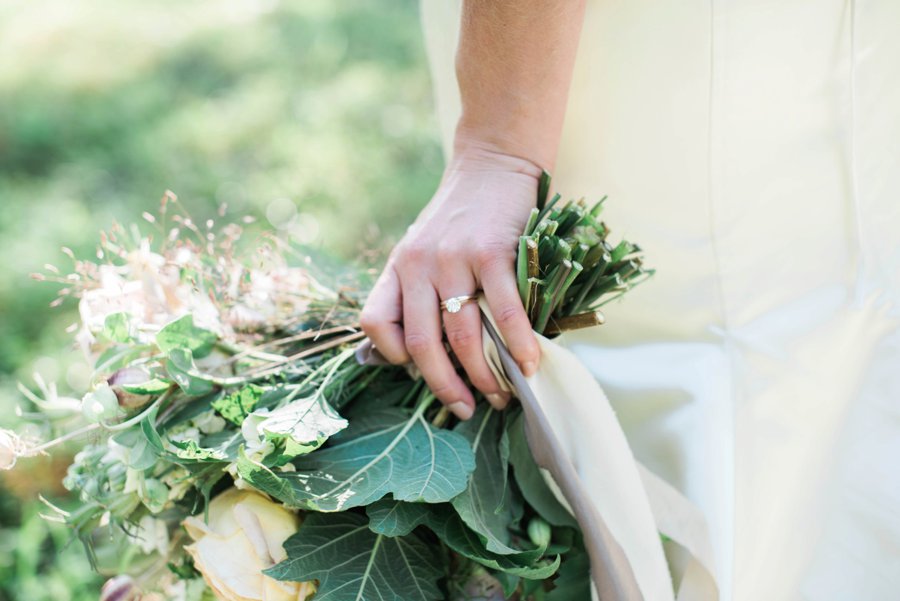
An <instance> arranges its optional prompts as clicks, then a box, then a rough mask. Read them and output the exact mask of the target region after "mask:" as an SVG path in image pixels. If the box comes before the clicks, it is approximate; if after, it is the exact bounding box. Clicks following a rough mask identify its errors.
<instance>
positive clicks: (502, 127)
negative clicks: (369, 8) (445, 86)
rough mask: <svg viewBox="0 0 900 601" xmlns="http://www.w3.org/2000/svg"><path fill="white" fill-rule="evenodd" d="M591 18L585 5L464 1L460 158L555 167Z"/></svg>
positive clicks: (549, 0)
mask: <svg viewBox="0 0 900 601" xmlns="http://www.w3.org/2000/svg"><path fill="white" fill-rule="evenodd" d="M583 18H584V0H464V2H463V16H462V29H461V32H460V40H459V50H458V53H457V57H456V71H457V79H458V80H459V88H460V94H461V99H462V115H461V117H460V120H459V124H458V126H457V132H456V139H455V152H456V153H457V154H465V153H466V152H469V151H471V150H476V151H477V150H482V149H487V150H490V151H497V152H501V153H504V154H508V155H511V156H514V157H519V158H523V159H526V160H528V161H530V162H531V163H534V164H535V165H537V166H538V167H541V168H543V169H547V170H551V169H552V168H553V167H554V164H555V162H556V152H557V147H558V146H559V138H560V133H561V130H562V124H563V118H564V116H565V108H566V100H567V97H568V90H569V84H570V82H571V78H572V67H573V64H574V62H575V53H576V51H577V47H578V38H579V35H580V33H581V25H582V20H583Z"/></svg>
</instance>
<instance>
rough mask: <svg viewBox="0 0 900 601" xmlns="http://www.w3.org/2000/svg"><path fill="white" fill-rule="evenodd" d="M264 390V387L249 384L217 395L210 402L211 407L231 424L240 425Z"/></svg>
mask: <svg viewBox="0 0 900 601" xmlns="http://www.w3.org/2000/svg"><path fill="white" fill-rule="evenodd" d="M265 391H266V389H265V388H263V387H262V386H257V385H256V384H249V385H247V386H244V387H243V388H241V389H240V390H236V391H234V392H232V393H230V394H227V395H225V396H222V397H219V398H218V399H216V400H215V401H213V402H212V408H213V409H215V410H216V411H218V412H219V415H221V416H222V417H224V418H225V419H227V420H228V421H230V422H231V423H232V424H234V425H236V426H240V425H241V424H243V423H244V419H245V418H246V417H247V416H248V415H250V413H251V412H252V411H253V409H254V408H255V407H256V404H257V403H258V402H259V399H260V398H261V397H262V395H263V393H264V392H265Z"/></svg>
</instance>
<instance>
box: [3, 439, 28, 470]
mask: <svg viewBox="0 0 900 601" xmlns="http://www.w3.org/2000/svg"><path fill="white" fill-rule="evenodd" d="M24 451H25V443H23V442H22V439H21V438H19V436H18V434H16V433H15V432H13V431H12V430H0V470H11V469H12V468H13V467H14V466H15V465H16V460H17V459H18V458H19V457H20V456H22V454H23V453H24Z"/></svg>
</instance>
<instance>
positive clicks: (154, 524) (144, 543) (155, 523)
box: [132, 515, 169, 556]
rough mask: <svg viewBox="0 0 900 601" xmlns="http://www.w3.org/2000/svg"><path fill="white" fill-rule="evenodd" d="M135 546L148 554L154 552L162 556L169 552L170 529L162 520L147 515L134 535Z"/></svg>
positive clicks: (139, 523)
mask: <svg viewBox="0 0 900 601" xmlns="http://www.w3.org/2000/svg"><path fill="white" fill-rule="evenodd" d="M132 538H133V539H134V542H135V544H136V545H137V546H138V547H139V548H140V549H141V551H143V552H144V553H146V554H148V555H149V554H150V553H153V552H154V551H155V552H157V553H159V554H160V555H161V556H165V555H166V554H167V553H168V552H169V529H168V528H167V527H166V523H165V522H164V521H162V520H157V519H156V518H153V517H151V516H149V515H145V516H144V517H142V518H141V521H140V522H138V525H137V530H135V531H134V532H133V533H132Z"/></svg>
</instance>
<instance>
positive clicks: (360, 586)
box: [265, 512, 444, 601]
mask: <svg viewBox="0 0 900 601" xmlns="http://www.w3.org/2000/svg"><path fill="white" fill-rule="evenodd" d="M366 522H367V520H366V518H365V516H362V515H359V514H356V513H350V512H343V513H333V514H320V513H314V514H311V515H309V516H308V517H307V518H306V519H305V520H304V522H303V525H302V526H301V527H300V531H299V532H298V533H297V534H295V535H293V536H292V537H291V538H289V539H288V540H287V541H285V543H284V549H285V551H286V552H287V556H288V557H287V559H286V560H284V561H283V562H281V563H279V564H278V565H276V566H274V567H272V568H269V569H268V570H266V572H265V573H266V574H268V575H269V576H271V577H273V578H276V579H278V580H289V581H294V582H302V581H307V580H313V579H316V580H318V581H319V587H318V590H317V592H316V601H386V600H391V601H434V600H436V599H440V598H441V597H442V595H441V592H440V590H439V589H438V587H437V580H438V579H439V578H441V577H442V576H443V575H444V568H443V567H442V566H441V562H440V559H439V558H438V556H437V554H436V553H435V549H434V548H433V546H432V545H428V544H425V543H424V542H423V541H422V540H421V539H419V538H418V537H416V536H415V535H408V536H398V537H395V538H389V537H386V536H383V535H380V534H375V533H374V532H372V531H371V530H370V529H369V527H368V525H367V523H366Z"/></svg>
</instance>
